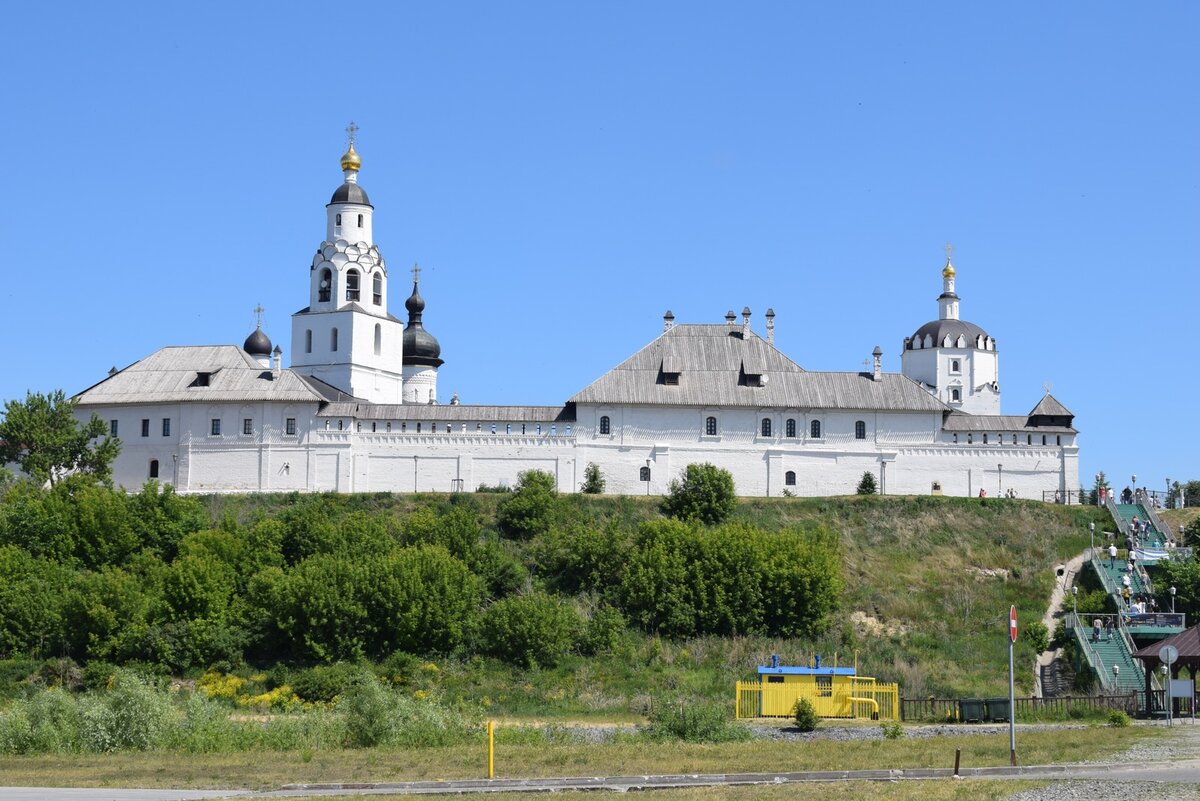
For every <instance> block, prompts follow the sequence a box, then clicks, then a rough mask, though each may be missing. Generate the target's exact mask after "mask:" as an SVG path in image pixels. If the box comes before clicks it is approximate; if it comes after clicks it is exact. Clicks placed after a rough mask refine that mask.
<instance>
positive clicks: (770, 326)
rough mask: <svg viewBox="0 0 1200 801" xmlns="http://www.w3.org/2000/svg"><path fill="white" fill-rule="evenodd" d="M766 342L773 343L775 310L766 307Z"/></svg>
mask: <svg viewBox="0 0 1200 801" xmlns="http://www.w3.org/2000/svg"><path fill="white" fill-rule="evenodd" d="M767 344H768V345H774V344H775V310H774V309H767Z"/></svg>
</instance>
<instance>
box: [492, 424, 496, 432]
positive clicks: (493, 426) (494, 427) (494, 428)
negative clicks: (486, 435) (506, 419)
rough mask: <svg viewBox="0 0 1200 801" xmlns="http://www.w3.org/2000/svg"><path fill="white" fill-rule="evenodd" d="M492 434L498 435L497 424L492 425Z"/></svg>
mask: <svg viewBox="0 0 1200 801" xmlns="http://www.w3.org/2000/svg"><path fill="white" fill-rule="evenodd" d="M492 433H493V434H495V433H496V424H495V423H492Z"/></svg>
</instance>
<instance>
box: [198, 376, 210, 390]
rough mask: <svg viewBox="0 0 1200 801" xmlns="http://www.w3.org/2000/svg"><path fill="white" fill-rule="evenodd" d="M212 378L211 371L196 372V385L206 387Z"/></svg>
mask: <svg viewBox="0 0 1200 801" xmlns="http://www.w3.org/2000/svg"><path fill="white" fill-rule="evenodd" d="M211 379H212V373H196V386H198V387H207V386H208V382H209V381H210V380H211Z"/></svg>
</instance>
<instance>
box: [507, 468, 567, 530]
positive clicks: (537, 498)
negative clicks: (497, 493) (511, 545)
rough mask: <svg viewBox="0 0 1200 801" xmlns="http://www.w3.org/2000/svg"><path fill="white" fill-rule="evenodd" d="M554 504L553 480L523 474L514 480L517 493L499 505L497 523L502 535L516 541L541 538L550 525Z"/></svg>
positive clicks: (543, 475) (533, 472)
mask: <svg viewBox="0 0 1200 801" xmlns="http://www.w3.org/2000/svg"><path fill="white" fill-rule="evenodd" d="M557 500H558V498H557V490H556V489H555V483H554V476H552V475H550V474H549V473H546V472H543V471H541V470H526V471H525V472H523V473H521V474H520V475H519V476H517V487H516V491H515V492H513V493H512V495H510V496H509V497H507V498H505V499H504V500H503V501H501V502H500V506H499V508H498V509H497V510H496V523H497V524H498V525H499V526H500V530H501V531H502V532H503V533H504V534H506V535H508V536H510V537H516V538H518V539H528V538H530V537H532V536H534V535H535V534H542V533H544V532H546V531H548V530H549V528H550V524H551V522H553V519H554V510H555V502H556V501H557Z"/></svg>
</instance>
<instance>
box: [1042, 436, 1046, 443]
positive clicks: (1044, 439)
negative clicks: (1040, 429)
mask: <svg viewBox="0 0 1200 801" xmlns="http://www.w3.org/2000/svg"><path fill="white" fill-rule="evenodd" d="M1042 444H1043V445H1045V444H1046V435H1045V434H1042Z"/></svg>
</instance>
